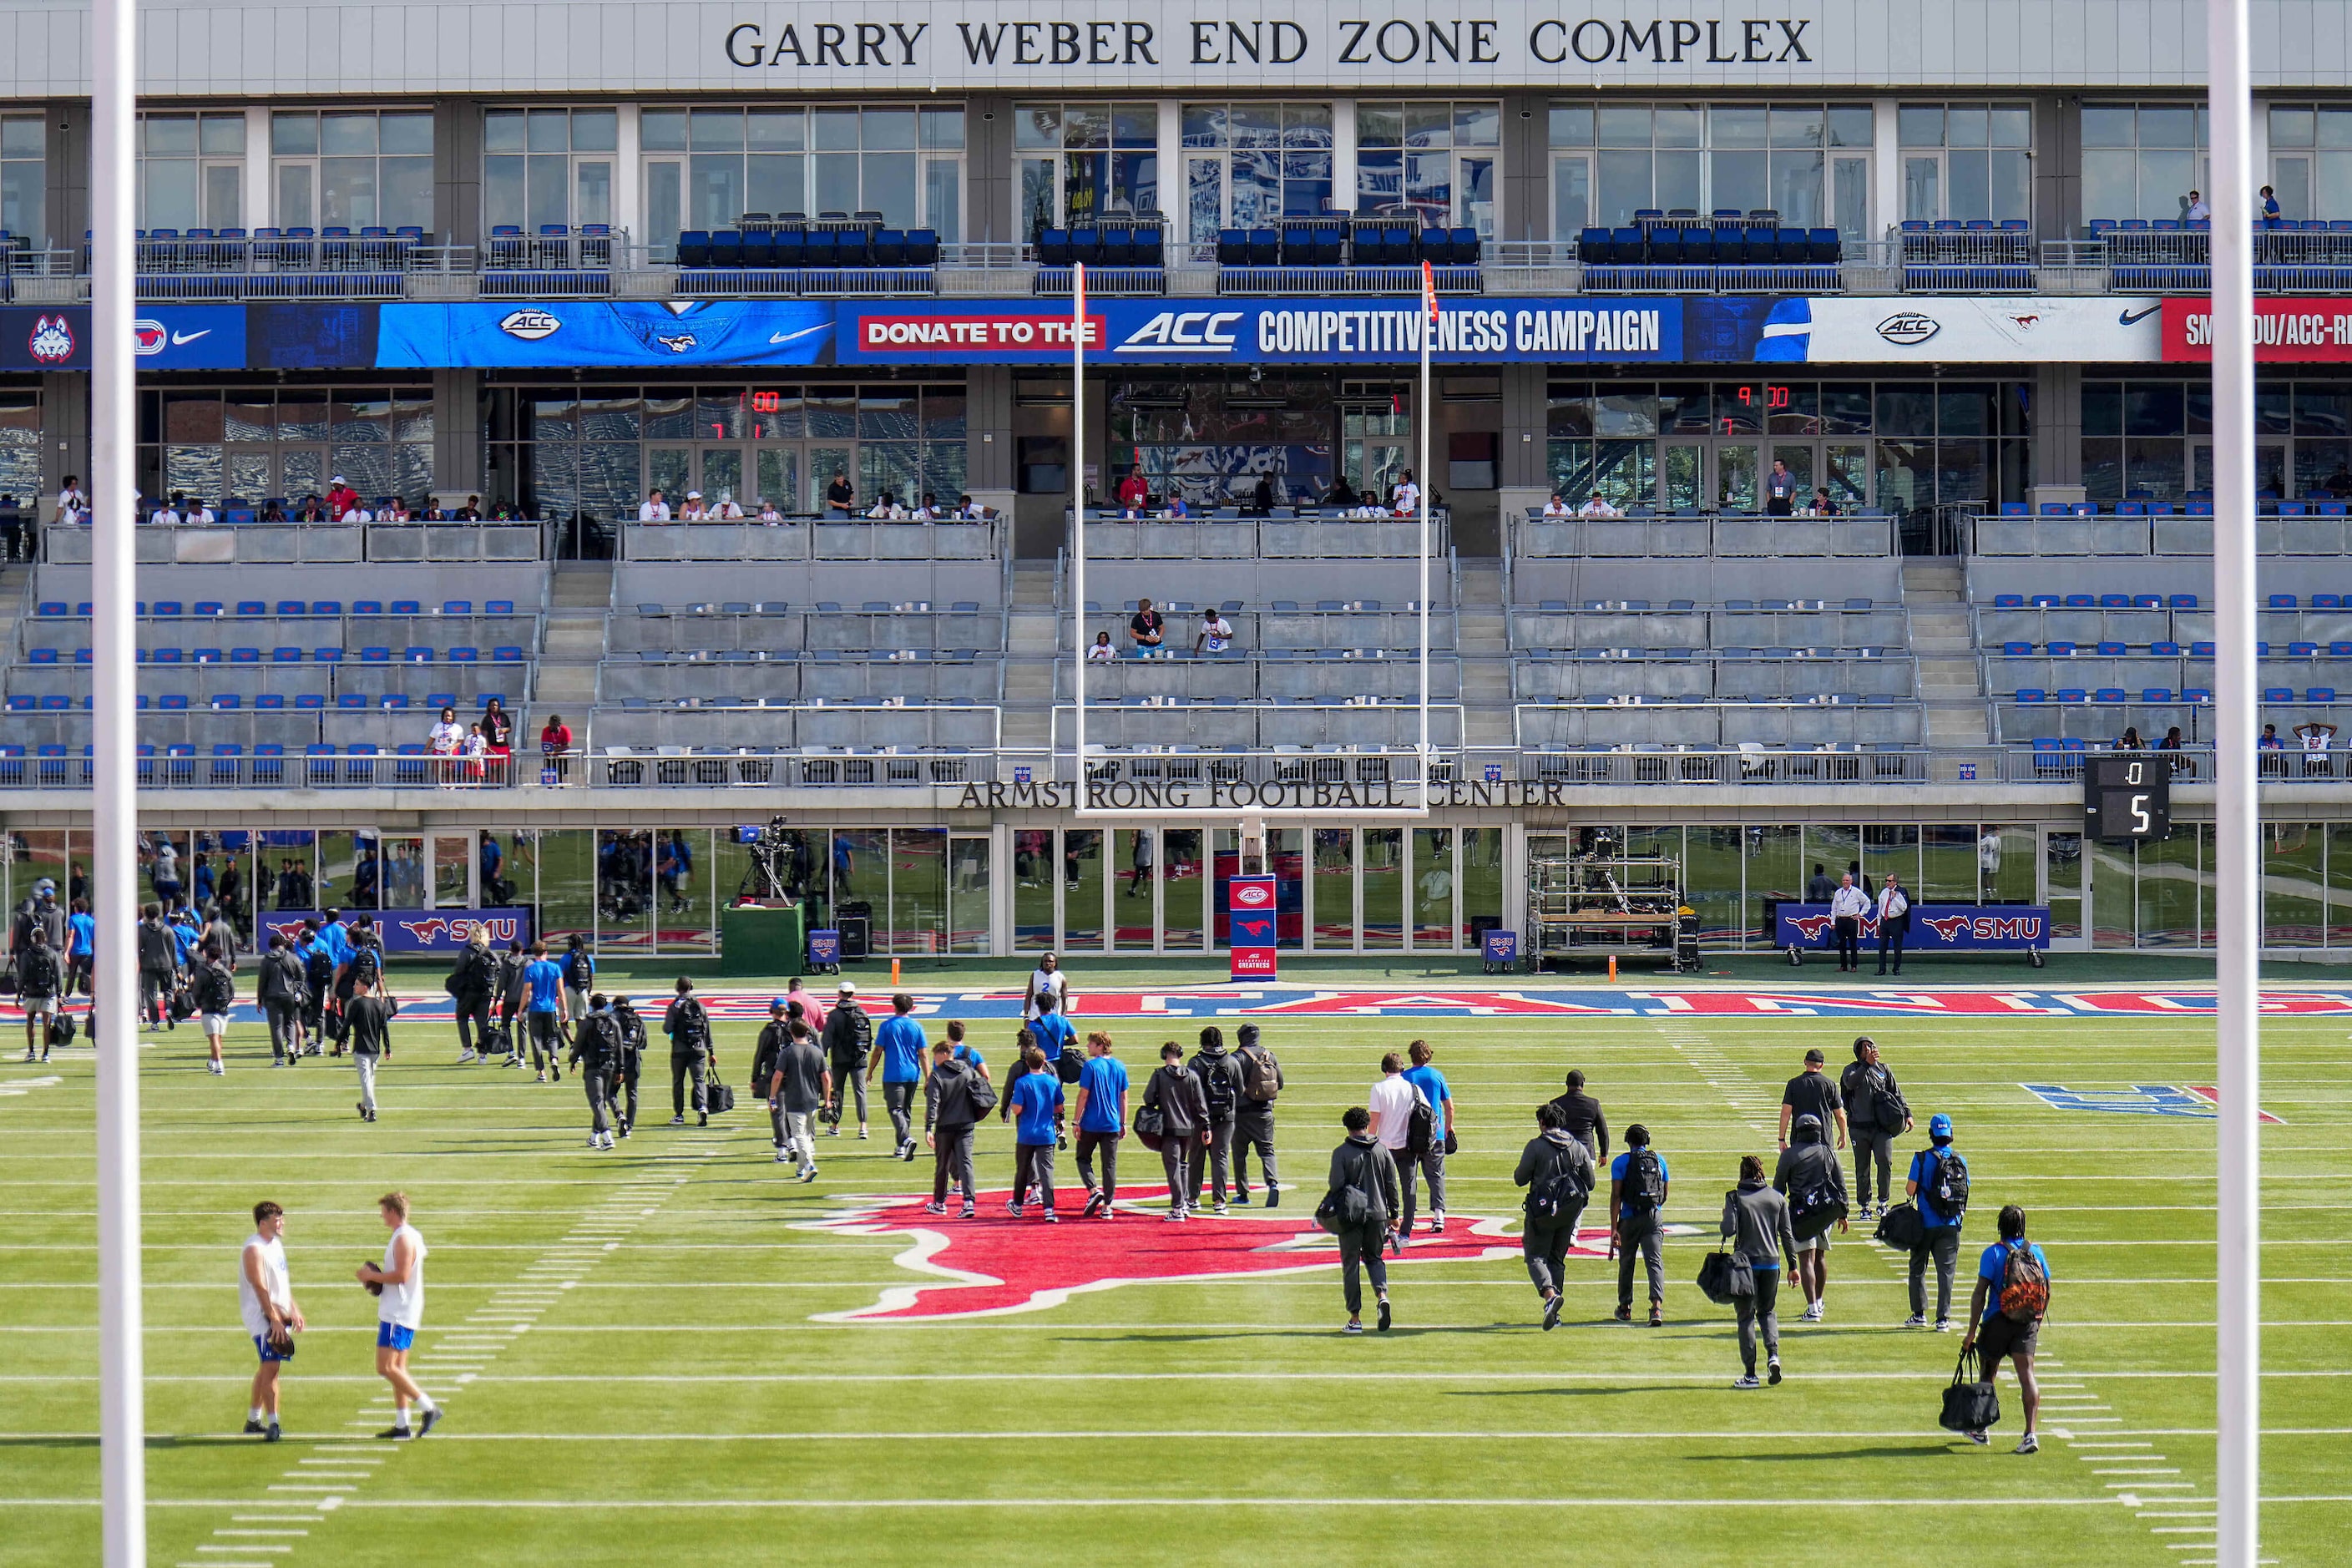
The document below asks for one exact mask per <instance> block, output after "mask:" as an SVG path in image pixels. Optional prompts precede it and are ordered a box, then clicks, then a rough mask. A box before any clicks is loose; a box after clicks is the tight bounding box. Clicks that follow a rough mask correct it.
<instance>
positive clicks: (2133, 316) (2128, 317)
mask: <svg viewBox="0 0 2352 1568" xmlns="http://www.w3.org/2000/svg"><path fill="white" fill-rule="evenodd" d="M2163 309H2164V307H2163V306H2161V305H2150V306H2149V307H2148V308H2147V310H2126V311H2124V312H2123V313H2122V314H2121V315H2119V316H2117V317H2116V321H2121V322H2122V323H2123V324H2124V325H2125V326H2126V327H2128V326H2130V325H2131V324H2132V323H2133V322H2134V321H2147V319H2148V318H2149V317H2150V316H2153V315H2155V314H2156V313H2157V312H2158V310H2163Z"/></svg>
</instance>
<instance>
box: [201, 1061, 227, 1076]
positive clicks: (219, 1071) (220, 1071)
mask: <svg viewBox="0 0 2352 1568" xmlns="http://www.w3.org/2000/svg"><path fill="white" fill-rule="evenodd" d="M205 1070H207V1071H208V1072H210V1073H211V1074H212V1075H213V1076H214V1077H215V1078H219V1077H222V1076H223V1075H225V1074H226V1072H227V1071H228V1068H225V1067H223V1066H222V1065H221V1064H220V1063H218V1062H206V1063H205Z"/></svg>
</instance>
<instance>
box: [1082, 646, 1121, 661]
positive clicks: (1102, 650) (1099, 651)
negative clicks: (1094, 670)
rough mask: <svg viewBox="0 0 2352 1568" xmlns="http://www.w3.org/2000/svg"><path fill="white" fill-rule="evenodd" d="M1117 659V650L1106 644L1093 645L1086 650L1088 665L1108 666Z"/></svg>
mask: <svg viewBox="0 0 2352 1568" xmlns="http://www.w3.org/2000/svg"><path fill="white" fill-rule="evenodd" d="M1115 658H1118V649H1117V648H1115V647H1111V646H1110V644H1108V643H1107V642H1098V643H1093V644H1090V645H1089V646H1088V647H1087V660H1088V661H1089V662H1090V663H1094V664H1108V663H1109V662H1110V661H1111V660H1113V659H1115Z"/></svg>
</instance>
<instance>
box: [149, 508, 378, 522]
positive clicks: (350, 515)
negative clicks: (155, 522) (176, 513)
mask: <svg viewBox="0 0 2352 1568" xmlns="http://www.w3.org/2000/svg"><path fill="white" fill-rule="evenodd" d="M190 521H194V520H193V519H191V520H190ZM341 521H344V522H373V521H375V516H374V514H373V513H372V512H370V511H369V510H368V509H367V508H365V507H363V506H355V507H352V509H351V510H348V511H346V512H344V513H343V515H342V519H341Z"/></svg>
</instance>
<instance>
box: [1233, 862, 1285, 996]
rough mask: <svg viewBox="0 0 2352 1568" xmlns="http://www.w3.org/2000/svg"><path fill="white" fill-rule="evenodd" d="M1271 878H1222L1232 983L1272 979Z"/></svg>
mask: <svg viewBox="0 0 2352 1568" xmlns="http://www.w3.org/2000/svg"><path fill="white" fill-rule="evenodd" d="M1275 898H1276V893H1275V879H1273V878H1272V877H1265V876H1256V877H1229V878H1227V879H1225V902H1226V907H1227V910H1228V913H1227V916H1226V919H1227V921H1228V922H1229V923H1230V927H1231V929H1230V930H1229V931H1228V932H1227V935H1228V937H1229V938H1230V943H1229V945H1230V946H1231V947H1232V948H1233V967H1232V971H1231V973H1232V975H1233V978H1234V979H1235V980H1272V979H1273V978H1274V977H1275V966H1276V957H1275V952H1276V934H1275V933H1276V913H1275Z"/></svg>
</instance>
